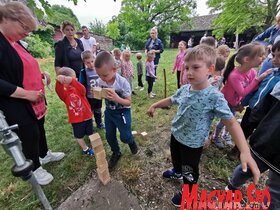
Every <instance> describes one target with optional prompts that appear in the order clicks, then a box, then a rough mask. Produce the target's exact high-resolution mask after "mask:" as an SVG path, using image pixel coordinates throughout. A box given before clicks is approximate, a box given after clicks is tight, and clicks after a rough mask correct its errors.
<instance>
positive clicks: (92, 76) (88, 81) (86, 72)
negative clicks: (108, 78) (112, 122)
mask: <svg viewBox="0 0 280 210" xmlns="http://www.w3.org/2000/svg"><path fill="white" fill-rule="evenodd" d="M81 56H82V60H83V62H84V65H85V67H86V68H84V69H82V70H81V72H80V77H79V82H80V83H81V84H83V86H84V87H85V88H86V91H87V94H86V97H87V100H88V102H89V104H90V107H91V110H92V112H93V116H94V119H95V123H96V127H97V128H100V129H103V128H105V125H104V123H102V110H101V109H102V100H99V99H95V98H93V96H92V93H91V89H92V88H94V87H97V86H98V85H97V80H98V79H99V76H98V74H97V73H96V71H95V68H94V61H95V56H94V54H93V53H92V52H91V51H89V50H86V51H84V52H82V54H81Z"/></svg>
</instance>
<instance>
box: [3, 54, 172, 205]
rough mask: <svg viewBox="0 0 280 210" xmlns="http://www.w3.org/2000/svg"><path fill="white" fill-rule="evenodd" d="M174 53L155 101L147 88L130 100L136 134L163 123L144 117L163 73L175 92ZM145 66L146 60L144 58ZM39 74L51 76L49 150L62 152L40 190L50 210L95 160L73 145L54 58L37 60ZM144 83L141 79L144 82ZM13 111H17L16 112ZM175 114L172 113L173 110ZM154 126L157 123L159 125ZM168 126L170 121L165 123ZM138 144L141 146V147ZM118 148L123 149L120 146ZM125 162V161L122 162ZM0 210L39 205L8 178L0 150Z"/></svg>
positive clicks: (165, 63) (165, 57) (164, 61)
mask: <svg viewBox="0 0 280 210" xmlns="http://www.w3.org/2000/svg"><path fill="white" fill-rule="evenodd" d="M176 52H177V50H166V51H165V52H164V53H163V54H162V58H161V62H160V66H159V68H158V69H159V70H158V75H159V79H158V80H157V82H156V85H155V86H154V92H156V93H157V97H156V98H155V99H153V100H151V99H148V98H147V97H146V95H147V92H146V89H147V85H146V84H145V90H144V91H142V92H138V91H137V94H138V95H137V96H135V97H133V104H132V113H133V128H134V130H138V131H147V132H149V131H150V130H151V129H152V127H153V125H154V123H156V121H158V118H162V119H161V120H159V122H160V121H165V117H160V115H158V117H157V120H154V121H153V123H150V122H151V121H150V120H149V119H148V117H147V116H146V114H145V113H146V110H147V109H148V107H149V105H150V104H151V103H152V102H154V101H156V100H158V99H160V98H162V97H163V74H162V69H163V68H166V70H167V78H168V79H167V80H168V81H167V88H168V89H167V93H168V95H170V94H172V93H173V92H174V91H175V89H176V83H175V76H172V75H171V68H172V65H173V60H174V58H175V56H176ZM132 59H133V63H136V59H135V55H134V54H133V56H132ZM143 62H144V63H145V58H143ZM39 63H40V66H41V71H48V72H50V73H51V77H52V81H53V83H52V86H53V88H52V89H53V90H52V91H48V90H46V94H47V96H46V97H47V102H48V113H47V116H46V124H45V128H46V133H47V140H48V145H49V148H50V149H51V150H53V151H63V152H65V154H66V156H65V158H64V159H63V160H62V161H60V162H57V163H50V164H48V165H46V166H44V168H45V169H47V170H48V171H49V172H51V173H52V174H53V176H54V178H55V179H54V181H53V182H52V183H51V184H50V185H48V186H45V187H43V190H44V192H45V194H46V196H47V198H48V199H49V201H50V202H51V205H52V206H53V207H57V206H58V204H59V203H60V202H61V201H63V200H64V199H65V198H66V197H67V196H69V194H70V193H71V192H72V191H74V190H75V189H77V188H78V187H79V186H80V185H81V184H83V183H84V181H85V180H86V179H87V177H88V176H89V175H90V174H91V173H95V169H96V165H95V160H94V158H88V157H84V156H83V155H82V154H81V150H80V148H79V146H78V145H77V144H76V142H75V140H74V138H73V135H72V129H71V126H70V125H69V124H68V122H67V112H66V108H65V106H64V104H63V103H62V102H61V101H60V100H59V98H58V97H57V95H56V93H55V91H54V81H55V80H54V78H55V76H54V68H53V58H49V59H42V60H39ZM135 71H136V70H135ZM136 78H137V77H135V81H134V84H135V87H136V86H137V79H136ZM143 79H144V78H143ZM15 111H16V110H15ZM173 111H174V110H173ZM159 122H157V123H159ZM166 123H167V124H169V118H168V121H167V122H166ZM98 132H99V133H100V135H101V137H102V138H103V139H104V131H103V130H98ZM140 144H141V143H140ZM121 146H123V145H122V144H121ZM105 147H106V151H107V154H109V153H110V151H109V148H108V145H107V144H106V142H105ZM123 151H124V153H127V152H128V148H126V147H125V148H123ZM123 159H125V158H123ZM0 162H1V169H0V176H1V179H0V209H34V208H39V207H40V204H39V202H38V200H37V197H36V196H35V195H34V193H33V191H32V190H31V186H30V185H29V184H28V183H27V182H24V181H22V180H21V179H20V178H15V177H13V176H12V174H11V170H10V169H11V167H12V166H13V161H12V160H11V158H10V157H9V156H8V155H7V154H6V153H5V152H4V150H3V149H0Z"/></svg>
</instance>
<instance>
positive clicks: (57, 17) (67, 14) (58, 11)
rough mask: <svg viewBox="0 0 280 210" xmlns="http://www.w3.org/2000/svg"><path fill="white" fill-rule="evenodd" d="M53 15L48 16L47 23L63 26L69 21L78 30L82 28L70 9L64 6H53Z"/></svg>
mask: <svg viewBox="0 0 280 210" xmlns="http://www.w3.org/2000/svg"><path fill="white" fill-rule="evenodd" d="M51 10H52V13H51V14H49V15H48V16H47V22H48V23H52V24H55V25H61V23H62V22H63V21H65V20H68V21H69V22H71V23H72V24H74V26H75V27H76V30H77V29H79V28H80V27H81V24H80V22H79V20H78V18H77V17H76V15H75V14H74V13H73V11H72V10H71V9H70V8H67V7H65V6H62V5H53V6H51Z"/></svg>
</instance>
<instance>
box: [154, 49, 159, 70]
mask: <svg viewBox="0 0 280 210" xmlns="http://www.w3.org/2000/svg"><path fill="white" fill-rule="evenodd" d="M159 59H160V57H159V55H158V56H157V54H156V57H155V59H154V64H155V75H157V65H158V63H159Z"/></svg>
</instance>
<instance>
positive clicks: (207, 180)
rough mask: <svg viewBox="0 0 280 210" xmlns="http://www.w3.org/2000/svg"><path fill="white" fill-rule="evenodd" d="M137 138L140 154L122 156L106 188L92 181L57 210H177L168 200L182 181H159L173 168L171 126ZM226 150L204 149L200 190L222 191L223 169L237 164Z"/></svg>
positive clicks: (263, 180)
mask: <svg viewBox="0 0 280 210" xmlns="http://www.w3.org/2000/svg"><path fill="white" fill-rule="evenodd" d="M136 139H137V141H138V142H139V145H140V149H141V151H140V153H139V154H138V155H137V157H136V156H131V155H127V154H124V155H123V157H122V159H121V161H120V164H119V166H118V167H117V168H116V170H114V171H113V172H112V173H111V176H112V177H113V181H112V182H111V183H110V184H109V185H107V186H105V187H104V186H102V185H101V184H100V183H99V182H98V180H96V178H95V179H93V180H92V181H89V182H88V183H86V184H85V185H84V186H83V187H82V189H79V190H78V191H76V192H75V193H74V194H73V195H71V197H70V198H68V199H67V200H66V202H64V203H63V204H62V205H61V206H60V207H59V209H106V210H107V209H114V210H115V209H130V210H131V209H134V210H135V209H163V210H169V209H170V210H172V209H177V208H175V207H173V206H172V205H171V203H170V199H171V198H172V196H173V195H174V193H176V192H178V190H179V189H180V187H181V186H182V182H181V181H176V180H166V179H163V178H162V172H163V171H165V170H166V169H169V168H171V167H172V163H171V159H170V152H169V140H170V127H168V126H157V127H156V129H155V130H154V131H152V132H149V134H148V137H147V139H143V138H137V137H136ZM227 151H228V150H218V149H216V148H215V147H213V146H212V145H210V146H209V147H208V148H207V149H205V150H204V152H203V155H202V160H201V165H200V178H199V183H198V184H199V189H200V190H202V189H206V190H208V192H209V191H211V190H213V189H224V187H225V186H226V184H227V176H226V175H227V174H226V175H225V174H223V171H222V169H223V170H225V169H224V168H223V167H226V171H228V174H230V173H231V172H232V170H233V169H234V167H235V166H236V165H237V164H238V161H235V162H231V161H229V160H227V158H226V152H227ZM126 153H129V152H126ZM94 176H95V175H94ZM265 180H266V176H263V177H262V179H261V180H260V185H259V188H261V189H262V188H263V186H264V183H265ZM245 202H246V198H245ZM65 203H66V204H65ZM112 204H113V205H112ZM70 207H71V208H70ZM73 207H74V208H73Z"/></svg>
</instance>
